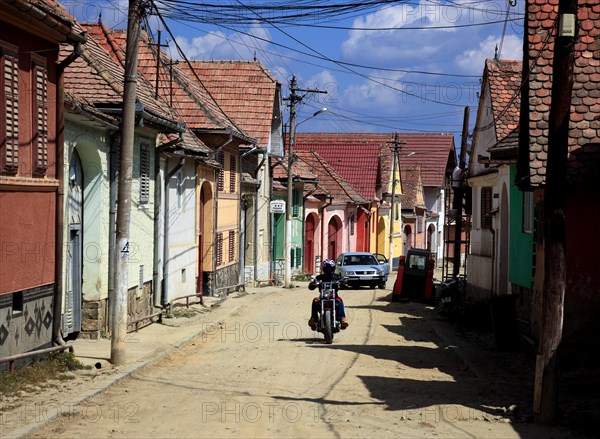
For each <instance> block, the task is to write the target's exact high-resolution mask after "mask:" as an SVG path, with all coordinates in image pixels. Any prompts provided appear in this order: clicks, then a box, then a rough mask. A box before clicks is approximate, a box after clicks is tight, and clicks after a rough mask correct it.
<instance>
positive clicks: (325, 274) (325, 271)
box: [308, 259, 348, 331]
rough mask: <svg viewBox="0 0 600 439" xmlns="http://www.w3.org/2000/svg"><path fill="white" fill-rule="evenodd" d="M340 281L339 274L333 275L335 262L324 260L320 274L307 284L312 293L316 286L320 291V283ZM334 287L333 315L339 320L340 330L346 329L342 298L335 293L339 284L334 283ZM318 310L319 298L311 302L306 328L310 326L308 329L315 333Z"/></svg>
mask: <svg viewBox="0 0 600 439" xmlns="http://www.w3.org/2000/svg"><path fill="white" fill-rule="evenodd" d="M340 280H341V276H340V275H339V274H337V273H335V261H334V260H333V259H325V260H324V261H323V264H322V266H321V274H319V275H318V276H317V277H316V278H315V279H313V280H311V281H310V283H309V284H308V289H309V290H311V291H312V290H314V289H315V288H317V286H318V287H319V290H320V288H321V282H339V281H340ZM335 285H336V286H335V292H336V296H337V298H336V308H335V314H336V317H337V320H339V322H340V327H341V328H342V329H346V328H347V327H348V320H346V313H345V310H344V301H343V300H342V298H341V297H340V296H338V295H337V292H338V289H339V283H336V284H335ZM320 310H321V304H320V302H319V298H318V297H315V298H314V300H313V301H312V308H311V316H310V319H309V321H308V326H310V328H311V329H312V330H313V331H316V329H317V322H318V321H319V311H320Z"/></svg>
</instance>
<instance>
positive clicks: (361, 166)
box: [295, 133, 385, 200]
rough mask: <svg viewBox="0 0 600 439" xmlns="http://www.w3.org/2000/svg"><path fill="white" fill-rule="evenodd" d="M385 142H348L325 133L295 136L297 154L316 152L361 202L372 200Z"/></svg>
mask: <svg viewBox="0 0 600 439" xmlns="http://www.w3.org/2000/svg"><path fill="white" fill-rule="evenodd" d="M382 143H383V144H385V140H382V139H379V138H378V139H375V140H374V141H371V140H368V139H361V140H358V139H354V140H353V139H351V138H349V137H348V138H341V136H339V137H338V136H330V135H329V134H328V133H309V134H297V135H296V146H295V148H296V150H297V151H315V152H317V153H318V154H319V156H321V157H322V158H323V159H325V160H326V161H327V163H329V165H330V166H332V167H333V168H334V169H335V170H336V172H337V173H338V174H339V175H340V176H342V178H344V180H346V181H347V182H348V183H350V184H351V185H352V187H353V188H354V189H355V190H356V191H357V192H358V193H360V194H361V195H362V196H363V197H364V198H367V199H370V200H372V199H374V198H375V194H376V190H377V188H378V186H379V184H378V183H379V182H378V181H377V180H378V176H379V175H380V158H379V156H380V149H381V146H382Z"/></svg>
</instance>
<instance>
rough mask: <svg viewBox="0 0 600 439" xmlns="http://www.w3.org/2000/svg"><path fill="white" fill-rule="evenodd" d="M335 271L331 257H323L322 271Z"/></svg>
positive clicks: (328, 272) (327, 272) (330, 272)
mask: <svg viewBox="0 0 600 439" xmlns="http://www.w3.org/2000/svg"><path fill="white" fill-rule="evenodd" d="M334 271H335V261H334V260H333V259H325V260H324V261H323V273H326V274H332V273H333V272H334Z"/></svg>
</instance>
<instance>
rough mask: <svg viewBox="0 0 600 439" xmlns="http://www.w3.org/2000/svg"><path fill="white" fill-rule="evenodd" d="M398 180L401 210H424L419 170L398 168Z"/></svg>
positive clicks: (407, 167) (405, 167)
mask: <svg viewBox="0 0 600 439" xmlns="http://www.w3.org/2000/svg"><path fill="white" fill-rule="evenodd" d="M400 180H401V181H402V210H404V209H415V208H416V207H420V208H425V205H424V199H423V186H422V181H421V168H420V167H419V166H410V165H402V166H400Z"/></svg>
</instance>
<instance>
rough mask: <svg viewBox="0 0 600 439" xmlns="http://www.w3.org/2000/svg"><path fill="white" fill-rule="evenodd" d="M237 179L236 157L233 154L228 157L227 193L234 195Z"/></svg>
mask: <svg viewBox="0 0 600 439" xmlns="http://www.w3.org/2000/svg"><path fill="white" fill-rule="evenodd" d="M236 177H237V157H236V156H235V155H233V154H231V155H230V156H229V192H231V193H232V194H234V193H235V188H236V184H235V181H236Z"/></svg>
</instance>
